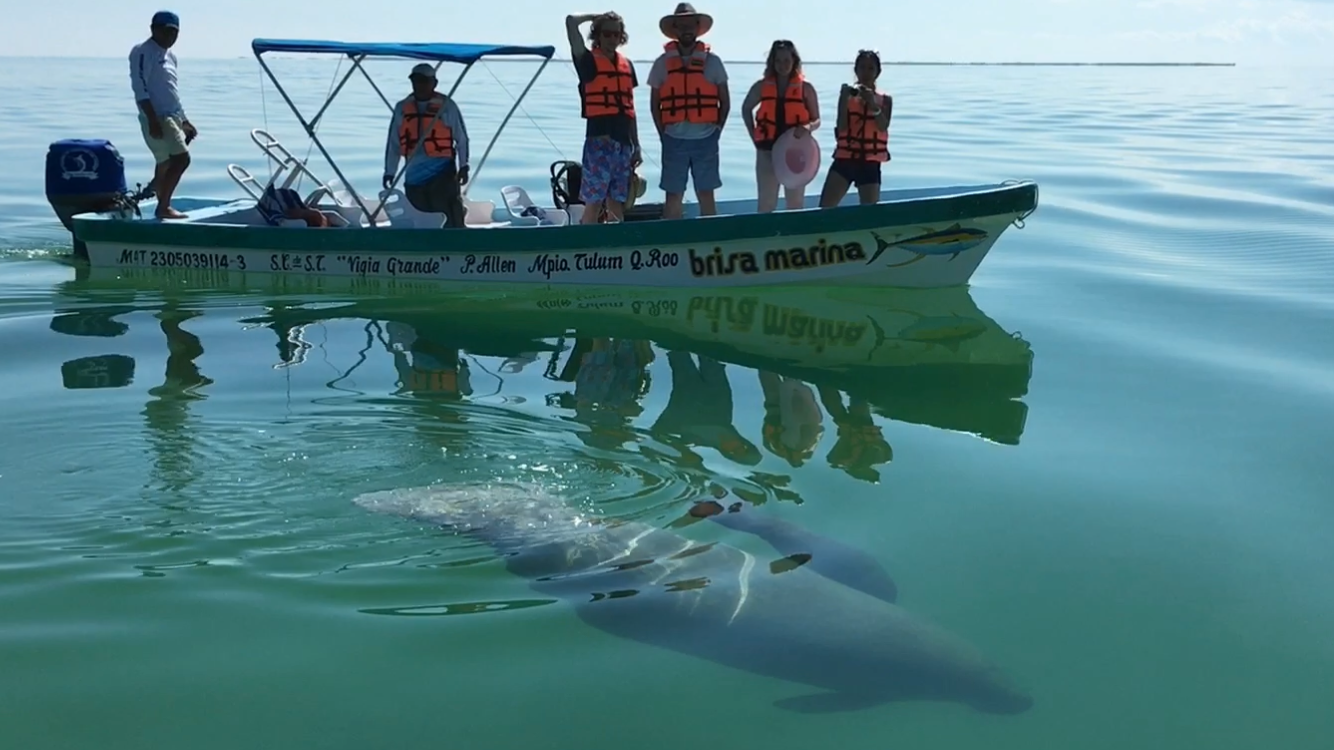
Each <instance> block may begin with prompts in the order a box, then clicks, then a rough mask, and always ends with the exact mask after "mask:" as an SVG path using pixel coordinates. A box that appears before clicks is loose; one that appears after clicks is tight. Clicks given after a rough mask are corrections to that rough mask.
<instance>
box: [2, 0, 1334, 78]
mask: <svg viewBox="0 0 1334 750" xmlns="http://www.w3.org/2000/svg"><path fill="white" fill-rule="evenodd" d="M601 1H602V2H605V1H606V0H601ZM615 2H616V5H615V6H614V7H613V8H612V9H614V10H617V11H618V12H619V13H621V15H623V16H625V17H626V19H627V22H628V26H629V32H630V37H631V39H630V52H631V54H632V55H633V56H635V57H636V58H640V59H643V58H649V57H653V56H656V54H657V53H658V51H659V49H660V48H661V45H662V42H663V39H662V37H661V35H660V34H659V33H658V30H657V19H658V17H659V16H661V15H662V14H664V13H667V12H670V11H671V9H672V8H673V7H674V6H675V2H671V1H669V0H654V2H646V1H645V0H615ZM6 6H7V7H6V8H5V10H4V11H3V17H4V20H3V23H0V55H21V56H61V57H70V56H78V57H123V56H124V55H126V54H127V53H128V51H129V48H130V46H131V45H133V44H135V43H136V42H138V41H140V40H141V39H143V38H144V37H145V36H147V33H148V28H147V27H148V20H149V18H150V17H151V16H152V13H153V11H155V10H158V9H159V8H160V7H165V8H167V9H170V10H175V11H176V12H177V13H179V14H180V15H181V26H182V29H181V41H180V44H179V45H178V54H179V55H181V56H183V57H193V58H207V57H232V58H234V57H238V56H247V55H249V54H250V47H249V42H250V40H251V39H252V38H253V37H289V38H290V37H295V38H307V39H321V38H322V39H344V40H360V41H472V42H501V43H516V44H554V45H557V47H558V49H560V48H563V46H564V32H563V30H562V23H563V19H564V16H565V14H566V13H569V12H581V11H600V10H606V9H608V8H606V7H603V6H600V5H592V6H578V5H572V6H567V5H564V4H562V3H559V2H552V1H551V0H499V1H495V2H468V1H467V0H437V1H436V2H418V1H415V0H399V1H398V2H393V3H384V2H382V0H381V1H377V0H316V1H315V2H300V3H298V2H291V1H290V0H287V1H285V0H211V1H210V2H202V0H173V1H172V2H165V3H162V4H159V3H158V2H152V1H149V2H144V1H143V0H120V1H119V2H115V3H111V4H108V3H107V2H106V1H105V0H60V1H59V2H32V1H31V0H15V2H12V3H6ZM382 7H384V8H386V10H381V8H382ZM695 7H696V8H698V9H699V10H701V11H706V12H710V13H712V14H713V16H714V18H715V20H716V26H715V29H714V31H713V32H712V33H711V34H710V35H709V41H710V42H712V43H713V44H714V46H715V47H716V48H717V50H718V52H719V53H720V54H721V55H723V56H724V58H730V59H735V60H743V59H759V58H761V57H762V56H763V54H764V53H765V51H766V50H767V48H768V44H769V42H771V41H772V40H773V39H775V38H789V39H792V40H793V41H794V42H796V44H797V48H798V49H799V50H800V51H801V53H802V55H803V57H805V58H807V59H811V60H845V59H850V58H851V56H852V55H853V54H854V53H855V51H856V50H857V49H858V48H861V47H869V48H873V49H878V50H879V51H880V53H881V57H882V58H884V59H885V60H912V61H932V62H938V61H981V62H997V61H1025V62H1053V61H1075V62H1092V61H1114V62H1185V61H1207V62H1237V63H1239V64H1247V65H1250V64H1265V63H1275V64H1288V63H1298V64H1321V65H1330V64H1334V53H1331V52H1330V49H1331V47H1334V0H1263V1H1261V0H921V2H911V3H910V2H902V1H901V0H900V1H895V0H763V2H761V0H755V1H754V2H750V1H749V0H712V1H710V0H703V1H702V2H698V3H695ZM389 8H392V10H389ZM464 9H467V10H464Z"/></svg>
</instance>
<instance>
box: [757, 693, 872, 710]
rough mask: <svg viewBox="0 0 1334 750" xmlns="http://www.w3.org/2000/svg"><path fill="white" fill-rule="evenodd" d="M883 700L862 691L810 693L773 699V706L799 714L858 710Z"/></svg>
mask: <svg viewBox="0 0 1334 750" xmlns="http://www.w3.org/2000/svg"><path fill="white" fill-rule="evenodd" d="M884 702H885V699H884V698H881V697H879V696H874V695H866V694H864V693H811V694H809V695H794V696H792V697H791V698H781V699H779V700H776V701H774V706H776V707H778V708H781V709H783V710H784V711H792V712H793V713H799V714H832V713H839V712H841V711H860V710H862V709H863V708H870V707H872V706H878V705H880V704H881V703H884Z"/></svg>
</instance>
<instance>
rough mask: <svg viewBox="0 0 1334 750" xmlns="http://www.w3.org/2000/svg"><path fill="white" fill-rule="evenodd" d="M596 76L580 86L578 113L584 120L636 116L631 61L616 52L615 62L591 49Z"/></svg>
mask: <svg viewBox="0 0 1334 750" xmlns="http://www.w3.org/2000/svg"><path fill="white" fill-rule="evenodd" d="M588 54H590V55H592V56H593V63H594V65H596V66H597V67H596V69H597V74H596V75H594V76H593V80H591V81H589V82H588V83H580V84H579V98H580V106H579V114H580V116H582V117H583V118H584V119H588V118H590V117H607V116H608V115H622V114H623V115H628V116H630V117H634V116H635V89H634V85H633V84H634V79H633V78H632V77H631V73H630V58H628V57H626V56H625V55H622V54H621V53H619V52H617V53H616V60H615V61H614V62H613V61H612V60H609V59H607V56H606V55H604V54H602V53H601V52H598V51H596V50H590V51H589V53H588Z"/></svg>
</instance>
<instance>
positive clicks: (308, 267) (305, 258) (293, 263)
mask: <svg viewBox="0 0 1334 750" xmlns="http://www.w3.org/2000/svg"><path fill="white" fill-rule="evenodd" d="M269 270H270V271H305V272H306V273H324V256H323V255H303V254H301V253H274V254H272V255H270V256H269Z"/></svg>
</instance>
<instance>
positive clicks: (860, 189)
mask: <svg viewBox="0 0 1334 750" xmlns="http://www.w3.org/2000/svg"><path fill="white" fill-rule="evenodd" d="M852 69H853V71H854V72H855V73H856V75H857V85H856V86H849V85H848V84H846V83H845V84H843V90H842V91H841V92H840V93H839V97H838V125H837V126H835V128H834V137H835V140H836V145H835V146H834V161H833V163H832V164H830V165H829V172H828V174H826V175H825V180H824V190H823V191H822V192H821V193H820V207H821V208H832V207H833V206H837V205H838V204H839V201H841V200H843V196H845V195H847V194H848V186H849V185H856V186H857V197H858V199H859V200H860V201H861V204H862V205H863V206H865V205H867V204H870V203H875V202H877V201H879V200H880V165H881V164H883V163H884V162H887V161H889V118H890V115H892V114H893V112H894V97H892V96H890V95H889V94H886V93H884V92H882V91H880V90H878V89H877V88H876V87H875V82H876V79H878V78H879V77H880V55H878V54H876V53H875V52H872V51H871V50H869V49H864V50H861V51H860V52H858V53H857V59H856V61H855V62H854V63H853V64H852Z"/></svg>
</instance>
